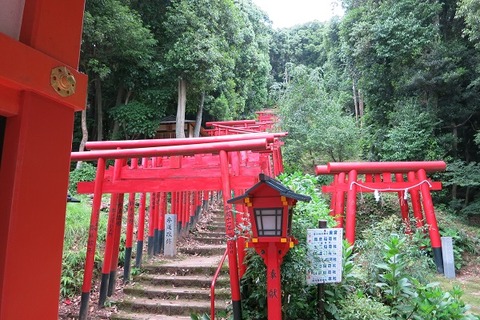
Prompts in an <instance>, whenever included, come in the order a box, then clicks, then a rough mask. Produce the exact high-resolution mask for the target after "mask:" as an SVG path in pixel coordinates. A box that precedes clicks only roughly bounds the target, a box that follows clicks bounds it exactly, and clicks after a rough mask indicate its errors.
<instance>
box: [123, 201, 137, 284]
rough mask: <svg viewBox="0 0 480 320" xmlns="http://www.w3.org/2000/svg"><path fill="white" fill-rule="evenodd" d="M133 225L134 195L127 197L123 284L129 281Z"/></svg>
mask: <svg viewBox="0 0 480 320" xmlns="http://www.w3.org/2000/svg"><path fill="white" fill-rule="evenodd" d="M134 224H135V193H133V192H131V193H130V194H129V195H128V209H127V230H126V239H125V267H124V269H123V282H124V283H126V282H128V281H129V280H130V266H131V264H132V261H131V260H132V245H133V225H134Z"/></svg>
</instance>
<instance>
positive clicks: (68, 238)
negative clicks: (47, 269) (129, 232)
mask: <svg viewBox="0 0 480 320" xmlns="http://www.w3.org/2000/svg"><path fill="white" fill-rule="evenodd" d="M79 198H80V199H81V202H80V203H68V204H67V213H66V221H65V236H64V243H63V258H62V275H61V284H60V295H61V296H62V297H72V296H73V295H76V294H78V293H79V292H80V287H81V285H82V282H83V270H84V264H85V256H86V247H87V242H88V231H89V227H90V215H91V211H92V209H91V207H90V205H89V204H88V198H87V197H86V196H80V197H79ZM107 218H108V217H107V215H104V214H101V215H100V219H99V223H98V241H97V250H96V251H95V265H96V266H97V267H99V266H100V262H101V259H102V258H101V255H100V250H99V249H100V239H102V238H105V234H106V226H107Z"/></svg>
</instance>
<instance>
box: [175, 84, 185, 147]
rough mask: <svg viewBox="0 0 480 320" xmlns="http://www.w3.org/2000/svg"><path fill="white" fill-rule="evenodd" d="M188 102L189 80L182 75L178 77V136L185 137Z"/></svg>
mask: <svg viewBox="0 0 480 320" xmlns="http://www.w3.org/2000/svg"><path fill="white" fill-rule="evenodd" d="M186 104H187V81H186V80H185V79H183V78H182V77H180V78H178V104H177V121H176V128H175V136H176V137H177V138H185V111H186Z"/></svg>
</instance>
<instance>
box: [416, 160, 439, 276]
mask: <svg viewBox="0 0 480 320" xmlns="http://www.w3.org/2000/svg"><path fill="white" fill-rule="evenodd" d="M417 174H418V179H419V180H420V182H423V183H422V184H421V185H420V190H421V192H422V200H423V209H424V210H425V218H426V220H427V225H428V232H429V234H430V241H431V243H432V250H433V258H434V260H435V265H436V266H437V271H438V273H443V257H442V241H441V239H440V232H439V231H438V226H437V218H436V217H435V211H434V208H433V201H432V195H431V194H430V188H429V185H428V183H427V181H428V180H427V174H426V172H425V170H424V169H420V170H418V171H417Z"/></svg>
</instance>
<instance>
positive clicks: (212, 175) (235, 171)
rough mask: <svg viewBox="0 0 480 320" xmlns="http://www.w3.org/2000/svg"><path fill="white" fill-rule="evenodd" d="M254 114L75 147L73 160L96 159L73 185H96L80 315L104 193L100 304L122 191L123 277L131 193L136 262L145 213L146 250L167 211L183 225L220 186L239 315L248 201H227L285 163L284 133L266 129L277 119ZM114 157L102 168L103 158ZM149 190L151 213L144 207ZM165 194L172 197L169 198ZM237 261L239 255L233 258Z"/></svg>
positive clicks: (111, 280) (160, 244)
mask: <svg viewBox="0 0 480 320" xmlns="http://www.w3.org/2000/svg"><path fill="white" fill-rule="evenodd" d="M258 117H259V120H258V121H255V120H245V121H243V120H240V121H223V122H211V123H207V125H208V126H211V127H213V129H211V130H210V131H209V132H210V134H212V135H213V136H210V137H203V138H187V139H151V140H139V141H106V142H89V143H87V145H86V148H87V149H89V150H90V151H87V152H73V153H72V161H85V160H95V161H97V174H96V178H95V181H93V182H83V183H79V185H78V192H79V193H93V194H94V196H93V205H92V218H91V224H90V231H89V240H88V248H87V256H86V263H85V271H84V281H83V286H82V297H81V308H80V318H81V319H86V317H87V313H88V303H89V299H90V297H89V296H90V291H91V283H92V276H93V267H94V256H95V248H96V242H97V230H98V217H99V213H100V207H101V203H100V202H101V196H102V194H111V198H110V209H109V218H108V229H107V237H106V242H105V251H104V260H103V266H102V279H101V286H100V298H99V304H100V305H101V306H102V305H103V304H104V303H105V300H106V297H107V296H109V295H111V294H112V293H113V291H114V287H113V286H114V284H115V278H116V270H117V265H118V254H119V243H120V242H119V241H120V234H121V232H122V231H121V226H122V216H123V201H124V194H126V193H127V194H129V197H128V199H129V201H128V209H127V228H126V255H125V256H126V261H125V269H124V280H128V278H129V274H128V273H129V270H130V257H131V250H132V240H133V233H134V232H133V228H134V211H135V209H134V207H135V201H136V200H135V195H136V194H137V193H139V194H140V200H139V202H140V205H139V210H138V212H139V213H138V220H137V252H136V263H137V265H139V264H140V263H141V257H142V250H143V239H144V226H145V220H148V226H149V230H148V237H147V238H148V242H147V243H148V246H147V252H148V254H149V255H153V254H158V253H162V250H163V248H164V241H165V240H164V239H166V237H164V236H165V234H166V232H169V231H168V230H165V227H166V225H165V214H166V213H167V211H168V212H169V213H173V214H176V216H177V222H178V231H179V232H182V231H185V230H188V227H189V226H190V225H192V224H193V223H194V222H195V218H196V217H197V215H198V214H199V212H200V210H201V209H202V207H204V205H205V203H206V202H207V201H208V199H209V198H210V197H211V195H212V193H217V192H220V193H221V194H222V196H223V204H224V208H225V212H226V214H225V226H226V237H227V254H228V258H229V266H230V268H229V270H230V281H231V292H232V303H233V311H234V314H235V319H240V318H241V305H240V287H239V279H240V278H241V276H242V275H243V273H244V271H245V267H244V265H243V263H242V262H243V258H244V255H245V251H244V248H245V238H244V237H237V236H236V235H237V233H238V232H239V231H238V228H237V226H238V225H239V224H242V223H243V219H244V218H245V217H244V215H243V213H245V212H246V208H245V206H243V205H236V211H237V213H236V214H235V215H234V214H232V206H231V205H230V204H228V203H227V200H229V199H230V198H231V196H232V192H233V195H240V194H242V193H243V192H244V191H245V190H246V189H248V188H250V187H251V186H252V185H254V184H255V183H256V182H258V179H259V175H260V174H261V173H263V174H266V175H269V176H277V175H279V174H280V173H281V172H282V171H283V161H282V155H281V150H280V146H281V145H282V142H281V140H280V138H281V137H284V136H285V135H286V133H283V132H281V133H263V132H261V131H259V130H262V131H263V130H266V129H271V128H272V125H273V122H274V119H273V115H272V114H270V113H269V112H259V113H258ZM106 159H115V164H114V165H113V166H112V167H109V168H106V165H105V160H106ZM147 193H148V194H149V197H148V198H149V205H148V214H146V213H145V208H146V207H147V205H146V199H147ZM168 199H169V204H167V202H168ZM238 262H240V263H238Z"/></svg>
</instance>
